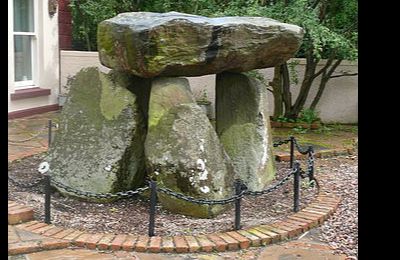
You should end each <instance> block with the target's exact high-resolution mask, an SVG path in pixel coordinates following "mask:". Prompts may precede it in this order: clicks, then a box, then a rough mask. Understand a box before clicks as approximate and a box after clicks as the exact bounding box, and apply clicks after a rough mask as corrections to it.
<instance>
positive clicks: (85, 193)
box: [51, 178, 149, 199]
mask: <svg viewBox="0 0 400 260" xmlns="http://www.w3.org/2000/svg"><path fill="white" fill-rule="evenodd" d="M51 183H52V184H53V185H54V186H56V187H58V188H61V189H64V190H66V191H67V192H70V193H73V194H75V195H78V196H83V197H88V198H95V199H111V198H112V199H115V198H118V199H121V198H127V197H132V196H133V195H137V194H140V193H142V192H144V191H145V190H147V189H149V187H143V188H138V189H136V190H128V191H120V192H117V193H93V192H88V191H81V190H77V189H75V188H72V187H69V186H67V185H65V184H63V183H61V182H58V181H56V180H54V179H53V178H52V179H51Z"/></svg>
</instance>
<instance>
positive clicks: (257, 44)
mask: <svg viewBox="0 0 400 260" xmlns="http://www.w3.org/2000/svg"><path fill="white" fill-rule="evenodd" d="M302 37H303V29H302V28H300V27H298V26H296V25H292V24H286V23H281V22H278V21H276V20H272V19H269V18H263V17H219V18H208V17H203V16H197V15H190V14H184V13H177V12H169V13H151V12H133V13H122V14H119V15H117V16H116V17H114V18H111V19H108V20H105V21H103V22H101V23H100V24H99V26H98V49H99V56H100V61H101V63H102V64H103V65H105V66H107V67H109V68H114V69H117V70H123V71H130V72H131V73H133V74H135V75H137V76H140V77H144V78H151V77H155V76H200V75H206V74H215V73H220V72H223V71H233V72H244V71H249V70H252V69H257V68H267V67H273V66H275V65H278V64H281V63H283V62H285V61H286V60H288V59H289V58H291V57H293V55H294V54H295V53H296V51H297V50H298V48H299V47H300V43H301V40H302Z"/></svg>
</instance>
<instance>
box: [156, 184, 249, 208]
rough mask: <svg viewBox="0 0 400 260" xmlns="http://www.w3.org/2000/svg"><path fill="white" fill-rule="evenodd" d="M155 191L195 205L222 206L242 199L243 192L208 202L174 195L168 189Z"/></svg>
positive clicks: (158, 188) (159, 188) (180, 194)
mask: <svg viewBox="0 0 400 260" xmlns="http://www.w3.org/2000/svg"><path fill="white" fill-rule="evenodd" d="M157 191H160V192H162V193H165V194H167V195H170V196H173V197H175V198H177V199H182V200H185V201H188V202H193V203H196V204H208V205H217V204H219V205H223V204H228V203H232V202H234V201H236V200H238V199H241V198H243V196H244V194H245V191H242V192H241V193H240V194H238V195H233V196H232V197H230V198H227V199H221V200H208V199H196V198H194V197H190V196H186V195H184V194H182V193H176V192H174V191H173V190H171V189H169V188H162V187H157Z"/></svg>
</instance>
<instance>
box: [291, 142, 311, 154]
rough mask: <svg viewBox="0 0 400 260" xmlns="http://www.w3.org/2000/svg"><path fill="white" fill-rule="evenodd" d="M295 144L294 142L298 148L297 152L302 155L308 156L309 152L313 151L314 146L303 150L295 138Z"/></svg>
mask: <svg viewBox="0 0 400 260" xmlns="http://www.w3.org/2000/svg"><path fill="white" fill-rule="evenodd" d="M293 142H294V145H295V146H296V148H297V151H299V153H301V154H307V153H309V152H310V151H311V150H312V146H308V147H307V149H303V148H302V147H301V146H300V145H299V144H298V142H297V140H296V139H295V138H293Z"/></svg>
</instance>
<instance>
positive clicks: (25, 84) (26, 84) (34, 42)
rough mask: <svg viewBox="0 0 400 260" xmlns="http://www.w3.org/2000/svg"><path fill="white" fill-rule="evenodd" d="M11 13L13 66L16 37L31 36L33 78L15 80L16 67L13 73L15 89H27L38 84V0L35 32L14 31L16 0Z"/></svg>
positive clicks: (35, 0)
mask: <svg viewBox="0 0 400 260" xmlns="http://www.w3.org/2000/svg"><path fill="white" fill-rule="evenodd" d="M11 1H12V3H11V15H12V46H13V47H12V48H13V66H14V68H15V60H14V57H15V47H14V38H15V36H19V35H21V36H23V35H27V36H31V62H32V64H31V66H32V80H24V81H15V69H14V75H13V77H14V78H13V81H14V88H15V89H18V90H20V89H27V88H34V87H37V85H38V71H37V70H38V66H37V64H38V39H39V37H38V26H39V21H38V8H39V6H38V1H37V0H32V1H33V32H15V31H14V0H11Z"/></svg>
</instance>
